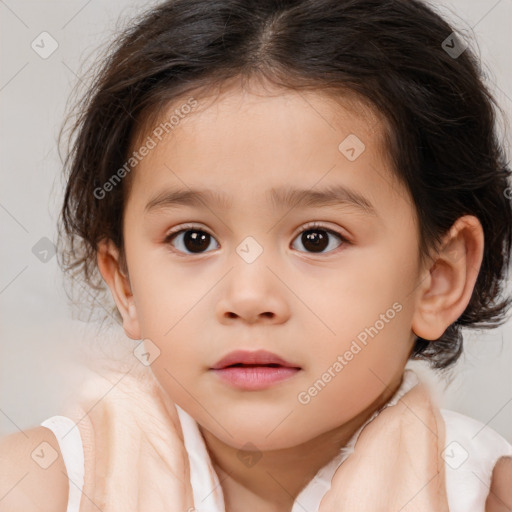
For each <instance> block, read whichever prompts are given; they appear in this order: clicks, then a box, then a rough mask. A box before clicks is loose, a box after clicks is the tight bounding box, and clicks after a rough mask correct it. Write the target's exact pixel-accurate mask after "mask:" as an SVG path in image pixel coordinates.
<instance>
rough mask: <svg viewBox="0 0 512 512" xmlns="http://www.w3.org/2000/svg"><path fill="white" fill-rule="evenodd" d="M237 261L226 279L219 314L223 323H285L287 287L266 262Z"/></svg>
mask: <svg viewBox="0 0 512 512" xmlns="http://www.w3.org/2000/svg"><path fill="white" fill-rule="evenodd" d="M261 260H262V261H256V262H253V263H250V264H249V263H246V262H244V261H241V262H238V263H236V264H235V266H234V267H233V269H232V270H231V271H230V272H229V273H228V275H227V276H226V278H225V283H224V288H223V289H222V296H221V299H220V300H219V301H218V303H217V316H218V318H219V321H220V322H221V323H224V324H229V323H232V322H234V321H236V320H238V319H239V321H243V322H245V323H247V324H254V323H260V322H264V323H272V324H276V323H277V324H279V323H283V322H286V320H287V319H288V318H289V315H290V310H289V304H288V301H287V290H288V289H287V287H286V285H285V284H284V283H283V280H281V279H280V278H279V277H278V275H277V273H276V272H275V271H274V270H272V269H270V268H269V267H268V266H267V264H266V263H265V262H264V261H263V258H261Z"/></svg>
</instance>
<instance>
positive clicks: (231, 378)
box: [210, 350, 302, 391]
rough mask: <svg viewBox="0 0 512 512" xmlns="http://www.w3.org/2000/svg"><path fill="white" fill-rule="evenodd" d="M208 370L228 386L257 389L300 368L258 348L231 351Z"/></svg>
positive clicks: (288, 376) (290, 374)
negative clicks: (254, 350)
mask: <svg viewBox="0 0 512 512" xmlns="http://www.w3.org/2000/svg"><path fill="white" fill-rule="evenodd" d="M210 370H212V371H213V373H214V374H216V375H217V376H218V377H219V379H220V380H221V381H222V382H223V383H225V384H228V385H229V386H230V387H235V388H238V389H241V390H245V391H257V390H261V389H265V388H268V387H270V386H272V385H274V384H277V383H279V382H282V381H284V380H287V379H289V378H291V377H293V376H294V375H296V374H297V373H299V372H300V370H302V368H301V367H300V366H298V365H296V364H294V363H291V362H288V361H286V360H285V359H283V358H281V357H279V356H277V355H276V354H272V353H271V352H267V351H263V350H258V351H256V352H248V351H235V352H231V353H230V354H228V355H227V356H225V357H223V358H222V359H221V360H220V361H219V362H217V363H216V364H215V366H213V367H212V368H210Z"/></svg>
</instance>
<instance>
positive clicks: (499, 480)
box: [485, 457, 512, 512]
mask: <svg viewBox="0 0 512 512" xmlns="http://www.w3.org/2000/svg"><path fill="white" fill-rule="evenodd" d="M511 511H512V457H501V458H500V459H499V460H498V462H497V463H496V465H495V466H494V470H493V472H492V479H491V487H490V488H489V495H488V496H487V501H486V502H485V512H511Z"/></svg>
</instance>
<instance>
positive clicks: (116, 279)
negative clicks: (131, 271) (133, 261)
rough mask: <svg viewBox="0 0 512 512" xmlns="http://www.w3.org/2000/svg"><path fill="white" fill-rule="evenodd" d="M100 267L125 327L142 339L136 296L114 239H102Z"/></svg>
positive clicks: (128, 332)
mask: <svg viewBox="0 0 512 512" xmlns="http://www.w3.org/2000/svg"><path fill="white" fill-rule="evenodd" d="M97 259H98V268H99V270H100V273H101V275H102V277H103V279H104V280H105V282H106V283H107V285H108V287H109V288H110V292H111V293H112V297H113V298H114V300H115V302H116V305H117V309H118V310H119V313H120V314H121V316H122V318H123V329H124V331H125V333H126V335H127V336H128V337H130V338H132V339H133V340H139V339H141V335H140V325H139V320H138V316H137V308H136V306H135V301H134V297H133V294H132V291H131V285H130V280H129V278H128V275H127V273H125V271H124V270H123V269H122V268H121V262H120V258H119V249H118V248H117V247H116V245H115V244H114V242H112V240H106V239H104V240H101V241H100V242H99V244H98V255H97Z"/></svg>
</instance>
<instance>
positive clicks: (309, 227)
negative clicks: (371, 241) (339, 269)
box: [164, 222, 350, 257]
mask: <svg viewBox="0 0 512 512" xmlns="http://www.w3.org/2000/svg"><path fill="white" fill-rule="evenodd" d="M314 230H318V231H325V232H327V233H329V234H331V235H335V236H337V237H338V238H339V239H340V240H341V243H340V245H339V246H338V247H336V248H335V249H332V250H330V251H327V252H323V253H315V252H307V251H306V254H331V253H333V252H337V250H338V249H339V248H340V247H341V246H342V245H346V244H349V243H350V242H349V241H348V240H347V238H345V237H344V236H343V235H342V234H341V233H339V232H337V231H334V230H332V229H330V228H327V227H326V226H324V225H322V224H318V223H316V222H310V223H308V224H306V225H305V226H304V227H303V228H302V230H301V231H299V232H298V233H297V234H296V235H295V236H294V238H293V240H295V239H296V238H297V237H298V236H299V235H301V234H302V233H304V232H305V231H314ZM187 231H198V232H202V233H206V234H208V235H209V236H211V237H212V238H213V239H215V237H214V236H213V235H212V234H210V233H209V232H208V231H206V230H205V229H203V228H202V227H200V226H198V225H196V224H184V225H181V226H180V228H179V229H176V230H174V231H171V232H170V233H169V234H168V235H167V236H166V237H165V239H164V243H166V244H170V243H171V240H172V239H173V238H174V237H176V236H177V235H179V234H180V233H185V232H187ZM171 245H172V244H171ZM171 250H172V251H173V252H175V253H177V254H178V255H179V256H183V257H186V256H194V255H196V256H200V255H201V254H207V253H208V252H210V251H205V252H202V253H183V252H182V251H179V250H177V249H176V248H174V247H173V248H172V249H171ZM300 252H303V251H300Z"/></svg>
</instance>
